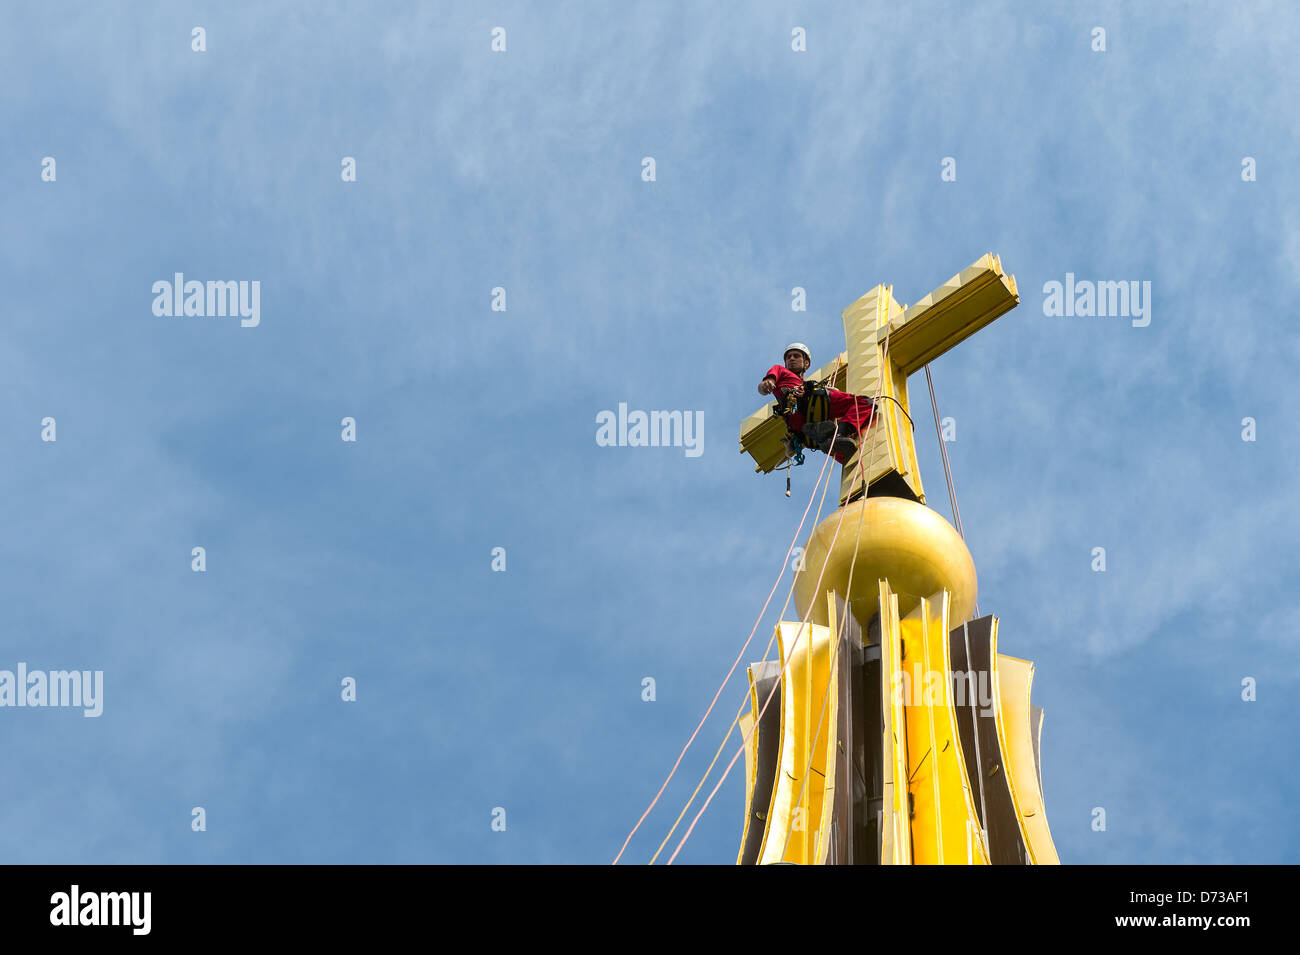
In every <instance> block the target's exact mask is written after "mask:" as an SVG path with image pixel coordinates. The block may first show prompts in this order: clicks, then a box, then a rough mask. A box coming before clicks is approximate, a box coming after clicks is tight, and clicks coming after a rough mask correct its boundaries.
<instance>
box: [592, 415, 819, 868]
mask: <svg viewBox="0 0 1300 955" xmlns="http://www.w3.org/2000/svg"><path fill="white" fill-rule="evenodd" d="M836 427H837V430H838V425H837V426H836ZM830 460H831V459H830V456H829V455H827V458H826V461H824V462H823V463H822V469H821V471H820V472H819V473H818V475H817V482H816V483H815V484H814V485H813V492H812V494H811V495H810V496H809V498H808V505H807V506H806V507H805V508H804V509H803V517H801V518H799V526H798V527H797V528H795V532H794V537H793V538H791V540H790V546H789V547H788V548H786V552H785V557H784V558H782V561H781V573H780V574H778V575H777V578H776V582H775V583H773V584H772V589H771V591H769V592H768V595H767V600H765V601H764V602H763V609H762V610H760V611H759V612H758V619H757V620H755V621H754V629H752V630H750V631H749V637H748V639H746V640H745V645H744V646H742V647H741V648H740V653H738V654H737V655H736V662H735V663H733V664H732V665H731V669H730V670H728V671H727V675H726V676H725V677H723V678H722V683H721V684H720V685H719V686H718V692H717V693H715V694H713V700H712V702H710V703H709V708H708V709H707V710H705V711H704V716H702V717H701V718H700V722H699V725H698V726H696V727H695V732H693V733H692V734H691V738H690V739H688V740H687V741H686V745H685V746H683V747H682V751H681V753H680V754H678V756H677V761H676V762H675V763H673V768H672V769H670V770H669V771H668V776H667V778H665V779H664V781H663V785H662V786H660V787H659V791H658V792H657V793H655V797H654V799H652V800H650V805H649V806H647V807H646V810H645V812H643V813H641V818H640V819H638V820H637V823H636V825H635V826H633V827H632V831H631V832H629V833H628V834H627V838H626V839H624V840H623V847H622V848H621V849H619V850H618V855H616V856H614V861H613V862H612V863H610V864H611V865H618V860H619V859H621V858H622V857H623V853H624V852H626V851H627V846H628V843H630V842H631V841H632V837H633V836H634V835H636V831H637V830H638V829H640V828H641V823H643V822H645V820H646V817H647V816H648V815H650V811H651V810H652V809H654V807H655V803H657V802H659V797H660V796H662V795H663V794H664V790H665V789H667V788H668V782H669V780H671V779H672V778H673V774H674V773H676V772H677V767H678V766H680V765H681V764H682V759H683V757H685V756H686V751H687V750H688V749H690V748H691V744H692V743H694V742H695V737H696V736H698V735H699V732H700V729H701V727H703V726H704V723H705V721H707V720H708V718H709V714H710V713H712V712H713V707H714V706H715V705H716V704H717V702H718V697H720V696H722V691H723V689H724V688H725V687H726V685H727V681H729V680H730V679H731V675H732V674H733V673H735V672H736V667H738V666H739V665H740V661H741V660H742V659H743V658H744V656H745V651H746V650H747V649H749V645H750V643H751V642H752V641H753V639H754V634H755V633H757V632H758V625H759V624H760V623H762V622H763V615H764V614H766V613H767V608H768V605H769V604H771V602H772V597H773V595H774V594H775V593H776V588H777V587H779V586H780V584H781V578H782V577H784V576H785V569H786V565H787V564H788V563H789V561H790V554H791V553H793V551H794V545H795V542H796V541H798V540H799V534H800V532H802V531H803V525H804V521H806V520H807V519H808V512H809V511H810V510H812V502H813V498H814V497H816V496H817V484H820V483H821V480H822V476H823V475H824V474H825V473H826V465H827V464H829V463H830ZM829 486H830V482H829V481H828V482H827V487H829ZM819 513H820V512H819ZM820 583H821V578H818V584H820ZM745 739H746V742H748V739H749V737H748V736H746V737H745Z"/></svg>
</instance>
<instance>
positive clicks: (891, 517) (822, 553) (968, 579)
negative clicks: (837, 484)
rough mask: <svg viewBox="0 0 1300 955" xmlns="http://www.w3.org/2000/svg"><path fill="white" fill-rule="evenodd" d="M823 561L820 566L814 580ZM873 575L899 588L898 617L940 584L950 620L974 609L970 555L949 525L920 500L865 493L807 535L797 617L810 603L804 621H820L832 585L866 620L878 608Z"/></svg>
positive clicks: (957, 620) (960, 619) (797, 587)
mask: <svg viewBox="0 0 1300 955" xmlns="http://www.w3.org/2000/svg"><path fill="white" fill-rule="evenodd" d="M841 518H842V520H841ZM859 524H860V526H861V533H860V534H859ZM837 527H838V528H839V536H838V537H836V528H837ZM832 540H834V542H835V543H834V546H832V544H831V541H832ZM855 544H856V548H855ZM855 549H856V552H857V559H856V561H855V560H854V551H855ZM823 563H825V572H824V575H823V576H822V579H821V583H820V585H819V584H818V582H817V578H818V575H821V574H823V571H822V564H823ZM850 567H852V569H853V585H852V592H850V591H849V568H850ZM880 580H887V581H888V582H889V588H890V590H892V591H893V592H894V593H895V594H897V595H898V613H899V616H900V617H903V616H906V615H907V613H908V612H909V611H911V610H914V609H915V608H916V607H917V606H918V605H919V604H920V603H921V598H922V597H929V596H932V595H933V594H936V593H938V592H939V591H940V590H947V591H948V592H949V594H951V600H950V603H949V627H955V626H957V625H958V624H960V623H962V622H963V621H965V620H967V619H969V618H970V615H971V614H972V613H973V612H974V610H975V597H976V594H977V593H978V584H977V582H976V578H975V561H974V560H973V559H972V558H971V555H970V551H969V550H968V549H967V548H966V543H965V541H963V540H962V539H961V535H960V534H958V533H957V530H956V528H954V527H953V526H952V525H951V524H949V523H948V522H947V521H946V520H945V519H944V518H943V517H942V516H941V515H940V514H939V512H938V511H935V510H932V509H931V508H928V507H926V506H925V505H924V504H918V503H916V502H915V501H909V500H907V499H906V498H901V497H868V498H861V499H859V500H857V501H854V502H853V503H852V504H849V505H847V506H846V507H843V508H841V509H840V510H839V511H837V512H836V513H834V514H832V515H831V516H830V517H828V518H826V520H824V521H822V522H821V524H819V525H818V526H817V527H816V529H814V530H813V532H812V536H810V537H809V538H808V543H807V544H806V545H804V553H803V570H801V571H799V572H798V573H797V574H795V580H794V601H795V606H796V607H798V609H799V617H800V619H802V618H803V616H804V614H806V613H807V612H808V606H809V604H812V614H811V616H810V617H809V620H810V621H811V622H812V623H816V624H821V625H822V626H826V624H827V623H828V619H827V614H826V592H827V591H828V590H834V591H836V592H837V593H839V595H840V596H841V597H845V596H846V595H847V596H848V598H849V600H850V603H851V606H852V607H853V612H854V615H855V616H856V617H857V618H858V620H859V622H865V621H867V620H869V619H870V618H871V617H872V616H874V615H875V614H876V613H877V612H878V611H879V605H880V597H879V594H880V586H879V581H880Z"/></svg>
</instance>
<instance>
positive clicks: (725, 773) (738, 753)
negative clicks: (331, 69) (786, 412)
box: [668, 325, 915, 865]
mask: <svg viewBox="0 0 1300 955" xmlns="http://www.w3.org/2000/svg"><path fill="white" fill-rule="evenodd" d="M889 334H891V329H889V326H888V325H887V326H885V340H884V347H883V351H881V356H883V359H881V360H883V361H884V363H887V361H888V355H889ZM885 366H888V365H885ZM884 381H885V379H884V377H881V382H880V390H878V392H876V394H875V395H874V396H872V399H871V401H872V424H875V420H874V416H875V411H876V405H875V403H876V401H878V400H879V399H880V396H881V392H883V391H884ZM891 398H892V396H891ZM894 403H896V404H898V407H900V408H902V404H901V403H898V401H897V400H896V401H894ZM904 414H906V411H904ZM907 420H909V422H910V421H911V416H907ZM913 429H914V430H915V425H914V426H913ZM839 431H840V422H839V420H837V421H836V425H835V435H833V437H832V438H831V443H832V446H833V444H835V438H836V437H839ZM861 439H863V435H861V434H859V440H861ZM827 457H828V459H829V455H828V456H827ZM858 466H859V468H862V466H863V464H862V453H861V444H859V453H858ZM819 479H820V476H819ZM865 485H866V479H865V478H863V489H862V494H863V496H866V494H867V487H866V486H865ZM827 486H828V487H829V482H827ZM814 489H815V485H814ZM824 496H826V494H824V491H823V498H824ZM805 513H807V509H806V508H805ZM842 525H844V508H842V507H841V508H840V520H839V521H837V522H836V528H835V535H833V537H832V538H831V547H829V548H827V556H826V560H823V561H822V570H820V573H819V574H818V578H816V585H814V592H818V591H820V589H822V578H823V576H824V574H826V565H827V563H828V561H829V559H831V551H832V550H833V548H835V542H836V541H837V539H839V538H840V528H841V526H842ZM861 533H862V515H861V513H859V520H858V534H859V538H861ZM788 557H789V554H787V559H788ZM855 557H857V547H854V559H855ZM850 573H852V564H850ZM849 599H850V600H852V594H850V595H849ZM815 603H816V602H815V599H814V600H813V602H811V603H810V604H809V612H807V613H805V615H803V620H802V621H801V622H800V630H798V633H797V634H796V635H794V643H792V644H790V650H789V652H788V654H787V659H785V664H784V665H783V667H781V672H780V674H779V676H777V681H776V682H774V685H772V689H771V690H770V691H768V694H767V699H766V700H764V702H763V706H762V708H761V709H759V711H758V716H757V717H755V720H754V725H753V726H750V730H749V733H746V734H745V738H744V739H742V741H741V747H740V748H738V750H737V751H736V755H735V756H732V760H731V763H728V764H727V768H725V769H724V770H723V774H722V778H720V780H719V781H718V783H716V785H715V786H714V789H712V791H711V793H710V794H708V798H707V799H705V804H703V806H702V807H701V808H699V812H697V813H695V816H694V819H692V821H690V826H688V829H686V834H685V835H684V837H682V838H681V842H679V843H677V847H676V848H675V850H673V854H672V855H671V856H669V858H668V864H669V865H671V864H672V861H673V859H676V858H677V854H679V852H680V851H681V847H682V846H685V845H686V839H689V838H690V834H692V832H694V829H695V822H698V821H699V819H701V816H703V815H705V812H706V811H707V809H708V804H710V803H711V802H712V799H714V796H715V795H716V794H718V790H719V789H722V785H723V783H724V782H725V781H727V777H728V776H729V774H731V770H732V768H733V767H735V765H736V760H737V759H740V756H741V754H742V752H744V751H745V747H746V746H749V738H750V735H753V733H754V732H755V730H757V729H758V725H759V722H761V721H762V719H763V713H766V712H767V707H768V704H770V703H771V702H772V696H774V695H775V693H776V690H777V689H779V687H780V682H781V680H784V677H785V670H787V668H788V667H789V665H790V659H792V657H793V654H794V648H796V647H797V646H798V642H800V639H801V638H802V635H803V628H805V626H806V625H807V620H809V615H810V613H811V612H813V607H814V605H815ZM764 607H766V604H764ZM849 609H850V612H852V603H850V607H849ZM774 638H775V633H774ZM805 778H806V774H805ZM783 855H784V852H783Z"/></svg>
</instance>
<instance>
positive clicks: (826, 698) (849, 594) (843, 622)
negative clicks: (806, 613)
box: [728, 454, 867, 864]
mask: <svg viewBox="0 0 1300 955" xmlns="http://www.w3.org/2000/svg"><path fill="white" fill-rule="evenodd" d="M858 476H859V477H861V478H862V479H863V481H864V482H865V480H866V468H865V467H864V466H863V464H862V455H861V454H859V455H858ZM866 514H867V511H866V508H859V509H858V535H857V537H856V538H855V539H854V541H853V559H852V560H850V561H849V583H848V586H847V587H845V589H844V594H845V598H844V599H845V608H844V609H845V616H844V617H843V618H842V619H840V620H838V621H837V623H838V624H839V627H838V628H837V632H836V634H835V638H834V640H833V641H832V642H831V655H830V659H829V660H828V661H827V663H826V686H825V687H823V688H822V711H821V714H820V715H819V716H818V717H817V732H816V734H815V735H814V736H813V738H812V742H810V743H809V744H808V762H807V763H806V764H805V765H804V769H803V777H802V779H801V781H800V783H799V793H798V794H797V795H796V796H795V797H794V804H795V806H798V805H799V804H800V803H801V802H802V801H803V794H804V787H805V786H807V785H808V777H809V776H811V775H812V771H813V769H812V764H813V754H814V753H816V751H817V749H816V747H817V741H818V740H819V739H821V738H822V725H823V724H824V723H825V722H826V707H827V704H828V703H829V702H830V699H831V677H832V675H833V674H834V673H835V658H836V656H837V655H838V652H839V648H840V643H841V642H842V641H843V638H844V632H845V631H846V630H848V619H849V617H851V616H852V615H853V570H854V568H855V567H856V566H857V563H858V546H859V545H860V544H861V543H862V521H863V518H865V517H866ZM728 735H730V734H728ZM846 756H847V758H849V759H852V758H853V757H852V754H846ZM806 816H807V814H805V818H804V820H803V823H804V830H803V831H804V832H805V833H807V832H808V828H807V826H808V823H809V820H808V819H807V818H806ZM793 833H794V828H793V827H786V830H785V842H784V843H782V845H781V858H782V859H784V858H785V854H786V852H787V851H788V850H789V848H790V836H791V835H793ZM803 849H804V863H805V864H807V862H808V859H809V846H808V836H807V835H805V836H804V843H803Z"/></svg>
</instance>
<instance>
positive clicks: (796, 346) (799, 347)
mask: <svg viewBox="0 0 1300 955" xmlns="http://www.w3.org/2000/svg"><path fill="white" fill-rule="evenodd" d="M792 351H801V352H803V357H804V358H807V359H808V367H809V368H811V367H812V352H810V351H809V350H808V346H807V345H805V344H804V343H803V342H791V343H790V344H788V345H786V346H785V351H783V352H781V360H782V361H785V356H786V355H787V354H788V353H790V352H792Z"/></svg>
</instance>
